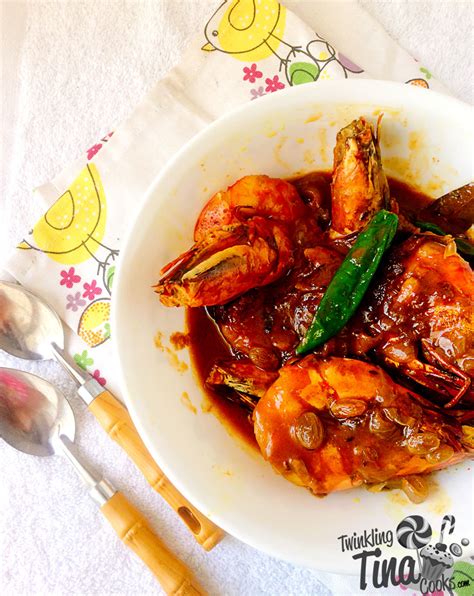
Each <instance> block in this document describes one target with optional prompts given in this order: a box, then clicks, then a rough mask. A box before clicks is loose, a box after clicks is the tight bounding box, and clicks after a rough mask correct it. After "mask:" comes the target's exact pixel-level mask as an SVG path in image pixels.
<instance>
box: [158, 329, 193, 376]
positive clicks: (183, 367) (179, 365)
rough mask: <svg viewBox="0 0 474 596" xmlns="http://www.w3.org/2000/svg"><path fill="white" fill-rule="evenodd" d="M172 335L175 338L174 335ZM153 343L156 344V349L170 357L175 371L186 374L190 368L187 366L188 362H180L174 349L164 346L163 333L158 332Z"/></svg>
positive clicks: (169, 359) (170, 362) (169, 360)
mask: <svg viewBox="0 0 474 596" xmlns="http://www.w3.org/2000/svg"><path fill="white" fill-rule="evenodd" d="M177 333H180V332H177ZM171 335H172V336H173V334H171ZM153 343H154V344H155V347H156V348H158V350H161V351H162V352H164V353H165V354H166V355H167V356H168V362H169V364H170V366H172V367H173V368H174V369H175V370H177V371H178V372H180V373H184V372H185V371H187V370H188V368H189V366H188V365H187V364H186V362H183V361H182V360H180V359H179V358H178V356H177V355H176V353H175V351H174V350H173V349H171V348H169V347H168V346H165V345H164V343H163V332H162V331H157V332H156V333H155V336H154V337H153Z"/></svg>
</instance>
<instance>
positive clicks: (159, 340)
mask: <svg viewBox="0 0 474 596" xmlns="http://www.w3.org/2000/svg"><path fill="white" fill-rule="evenodd" d="M153 342H154V344H155V347H156V348H158V349H159V350H164V349H165V346H164V345H163V333H162V332H161V331H157V332H156V333H155V337H154V338H153Z"/></svg>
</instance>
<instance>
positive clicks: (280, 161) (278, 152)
mask: <svg viewBox="0 0 474 596" xmlns="http://www.w3.org/2000/svg"><path fill="white" fill-rule="evenodd" d="M287 140H288V137H287V136H283V137H281V139H280V141H279V142H278V144H277V146H276V147H275V149H274V150H273V154H274V156H275V161H276V162H277V163H278V164H280V165H281V167H282V168H285V170H288V171H289V170H291V168H290V165H289V164H288V162H286V161H285V160H284V159H283V158H282V156H281V151H282V149H283V146H284V145H285V143H286V141H287Z"/></svg>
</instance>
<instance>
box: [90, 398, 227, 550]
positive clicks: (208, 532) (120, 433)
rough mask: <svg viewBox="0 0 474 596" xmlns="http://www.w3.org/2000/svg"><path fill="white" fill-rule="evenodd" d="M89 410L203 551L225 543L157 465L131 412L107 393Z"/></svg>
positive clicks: (96, 400)
mask: <svg viewBox="0 0 474 596" xmlns="http://www.w3.org/2000/svg"><path fill="white" fill-rule="evenodd" d="M89 410H90V411H91V412H92V413H93V414H94V416H95V417H96V418H97V420H98V421H99V423H100V424H101V426H102V427H103V428H104V430H105V431H106V432H107V434H108V435H109V437H110V438H111V439H113V440H114V441H115V442H116V443H118V444H119V445H120V446H121V447H122V449H123V450H124V451H125V452H126V453H127V454H128V456H129V457H130V459H131V460H132V461H133V462H134V463H135V465H136V466H137V468H138V469H139V470H140V471H141V472H142V474H143V475H144V476H145V478H146V479H147V481H148V483H149V484H150V485H151V487H152V488H153V489H154V490H156V491H157V492H158V493H159V494H160V495H161V496H162V497H163V498H164V499H165V500H166V501H167V503H168V504H169V505H170V506H171V507H172V508H173V509H174V510H175V511H176V513H177V514H178V515H179V516H180V518H181V519H182V521H183V522H184V523H185V524H186V525H187V527H188V528H189V529H190V530H191V532H192V533H193V534H194V536H195V538H196V540H197V541H198V542H199V544H201V545H202V546H203V548H205V549H206V550H211V549H212V548H213V547H214V546H215V545H216V544H217V543H218V542H220V540H222V538H223V537H224V532H223V531H222V530H221V529H220V528H219V527H217V526H216V525H215V524H213V523H212V522H211V521H210V520H209V519H207V517H205V516H204V515H203V514H202V513H201V512H200V511H198V510H197V509H196V508H195V507H193V505H191V503H190V502H189V501H188V500H187V499H185V497H183V495H182V494H181V493H180V492H179V491H178V490H177V489H176V488H175V487H174V486H173V485H172V484H171V482H170V481H169V480H168V478H167V477H166V476H165V474H164V473H163V472H162V471H161V470H160V468H159V467H158V466H157V465H156V463H155V461H154V460H153V458H152V457H151V455H150V454H149V452H148V450H147V448H146V447H145V444H144V443H143V441H142V440H141V438H140V436H139V434H138V432H137V430H136V428H135V426H134V425H133V422H132V419H131V418H130V415H129V413H128V412H127V410H126V409H125V408H124V407H123V406H122V404H121V403H120V402H119V401H118V400H117V399H116V398H115V397H114V396H113V395H112V394H111V393H110V391H107V390H104V391H102V393H100V394H99V395H97V397H95V398H94V399H93V401H92V402H91V403H90V404H89Z"/></svg>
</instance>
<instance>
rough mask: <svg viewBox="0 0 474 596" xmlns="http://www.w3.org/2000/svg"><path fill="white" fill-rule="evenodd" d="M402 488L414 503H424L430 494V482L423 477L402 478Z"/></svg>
mask: <svg viewBox="0 0 474 596" xmlns="http://www.w3.org/2000/svg"><path fill="white" fill-rule="evenodd" d="M401 488H402V490H403V492H404V493H405V494H406V496H407V497H408V498H409V499H410V501H411V502H412V503H423V501H424V500H425V499H426V497H427V496H428V493H429V483H428V480H427V479H426V478H424V477H422V476H407V477H406V478H402V484H401Z"/></svg>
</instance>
